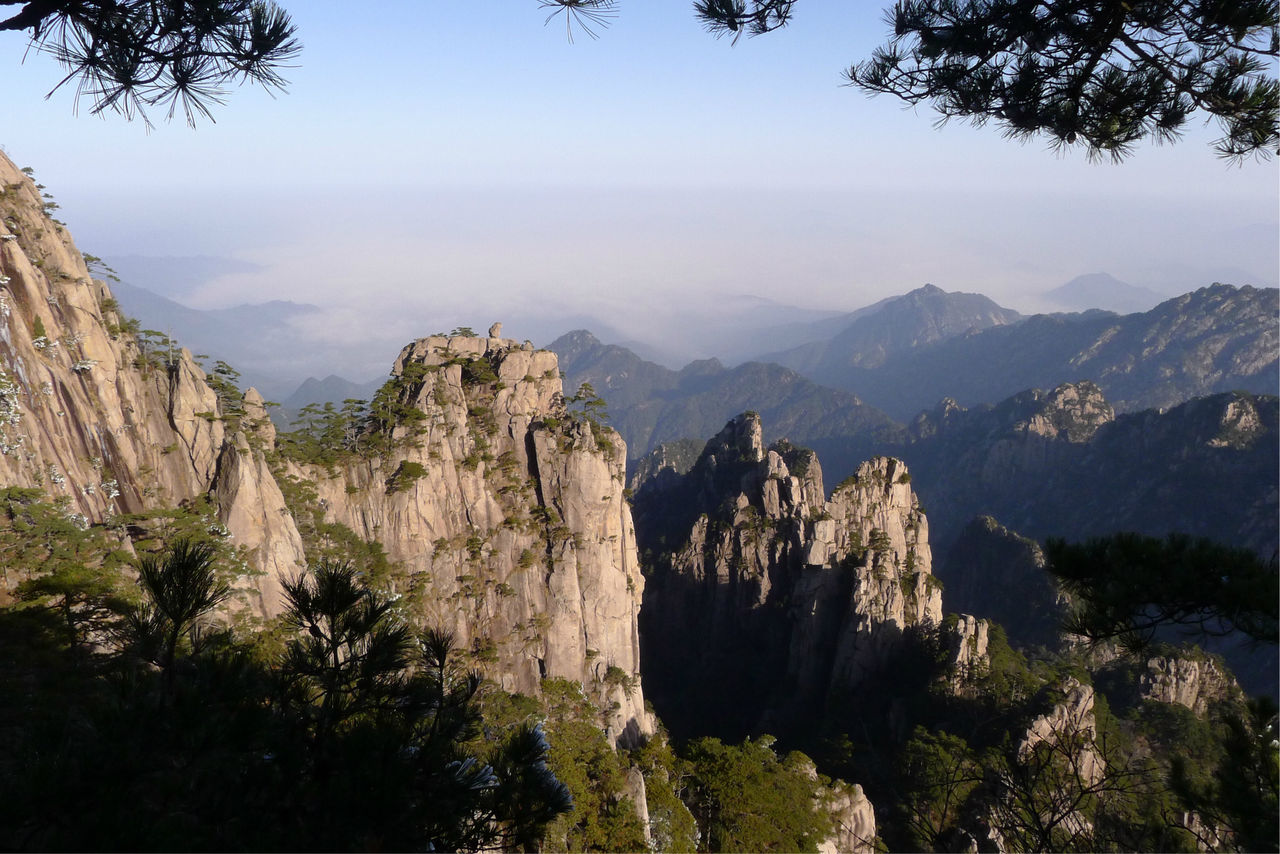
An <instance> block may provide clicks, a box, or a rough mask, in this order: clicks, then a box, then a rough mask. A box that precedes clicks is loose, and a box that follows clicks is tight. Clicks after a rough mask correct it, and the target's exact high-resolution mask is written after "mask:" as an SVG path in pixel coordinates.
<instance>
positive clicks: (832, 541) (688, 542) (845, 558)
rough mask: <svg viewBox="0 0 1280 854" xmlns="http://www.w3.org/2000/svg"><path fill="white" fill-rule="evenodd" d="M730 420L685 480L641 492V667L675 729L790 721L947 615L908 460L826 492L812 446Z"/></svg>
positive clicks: (750, 416)
mask: <svg viewBox="0 0 1280 854" xmlns="http://www.w3.org/2000/svg"><path fill="white" fill-rule="evenodd" d="M762 433H763V431H762V428H761V423H760V418H759V416H757V415H755V414H754V413H747V414H744V415H742V416H739V417H738V418H735V419H733V420H732V421H730V422H729V424H727V425H726V426H725V428H724V429H723V430H722V431H721V432H720V433H719V434H718V435H717V436H716V437H715V438H713V439H712V440H711V441H710V442H708V443H707V445H706V448H705V449H704V451H703V453H702V455H701V457H700V458H699V460H698V462H697V463H696V464H695V465H694V466H693V468H692V469H691V470H690V471H689V472H688V474H686V475H685V476H684V477H683V478H682V479H681V481H680V483H679V485H678V486H674V487H668V488H665V489H663V490H661V491H650V490H646V489H641V491H640V492H638V493H637V495H636V513H637V519H638V525H639V526H640V529H641V530H642V531H643V533H644V536H643V541H642V542H641V547H642V549H643V550H644V551H645V553H646V554H648V555H649V556H650V558H651V559H652V560H653V561H654V563H653V565H652V566H649V567H647V571H648V572H649V584H648V586H647V587H646V594H645V608H644V610H643V611H642V613H641V618H642V627H643V633H642V636H643V637H644V639H645V649H644V656H645V672H646V677H647V678H648V679H649V684H650V686H651V694H652V695H653V697H654V702H655V705H656V706H657V708H658V711H659V714H661V715H662V717H663V720H664V721H666V722H667V724H668V726H670V727H671V729H672V731H673V732H675V733H678V734H685V733H688V732H692V731H701V732H716V733H747V732H752V731H760V730H766V731H777V730H786V729H788V728H792V727H795V726H797V725H798V723H799V722H800V721H802V720H806V719H812V717H813V716H814V715H815V713H818V712H820V710H821V709H822V708H823V705H824V703H825V702H827V701H828V700H829V699H830V698H831V697H833V696H834V695H835V694H836V693H838V692H843V691H849V690H853V689H855V688H856V686H857V685H858V684H859V683H860V682H861V681H862V680H863V679H864V678H865V677H866V676H867V675H868V674H869V673H870V672H873V671H875V670H876V669H877V668H879V667H880V666H882V664H883V662H884V660H885V657H886V655H888V653H889V652H890V651H891V650H892V649H894V648H895V647H896V646H897V644H898V643H899V641H900V640H901V639H902V637H903V634H904V633H905V632H907V631H908V630H910V629H911V628H912V627H914V626H926V625H929V626H931V625H936V624H937V623H938V622H939V621H940V619H941V596H940V592H939V589H938V587H937V585H936V583H935V582H934V579H933V577H932V574H931V572H930V566H931V562H932V558H931V553H930V550H929V544H928V524H927V522H926V520H925V517H924V514H923V513H922V512H921V511H920V508H919V505H918V502H917V501H916V498H915V495H914V493H913V492H912V491H911V486H910V475H909V474H908V473H907V471H906V467H905V466H904V465H903V464H902V463H901V462H900V461H898V460H894V459H890V458H877V459H875V460H872V461H870V462H867V463H865V464H864V465H863V466H862V467H861V468H860V469H859V470H858V472H857V474H855V475H854V476H852V477H850V478H849V479H848V480H847V481H845V482H844V483H842V484H841V485H840V486H839V487H837V488H836V490H835V491H834V493H833V494H832V496H831V499H830V501H824V500H823V491H822V472H821V467H820V465H819V463H818V460H817V457H816V455H814V454H813V453H812V452H811V451H807V450H804V449H800V448H796V447H794V446H792V445H790V444H788V443H785V442H779V443H775V444H774V445H773V446H771V447H769V448H767V449H766V448H765V446H764V442H763V438H762Z"/></svg>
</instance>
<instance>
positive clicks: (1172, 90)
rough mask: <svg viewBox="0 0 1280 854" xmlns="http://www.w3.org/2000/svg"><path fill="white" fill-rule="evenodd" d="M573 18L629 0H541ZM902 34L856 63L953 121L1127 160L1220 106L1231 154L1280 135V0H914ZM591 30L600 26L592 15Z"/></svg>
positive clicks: (710, 9)
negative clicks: (1146, 143)
mask: <svg viewBox="0 0 1280 854" xmlns="http://www.w3.org/2000/svg"><path fill="white" fill-rule="evenodd" d="M538 2H539V4H540V5H542V6H543V7H552V8H553V15H552V16H553V17H554V15H555V14H558V13H563V14H564V16H565V19H566V24H570V23H572V22H573V21H574V20H577V21H578V22H579V24H580V25H583V27H584V28H586V27H585V25H586V24H587V23H591V24H593V25H595V26H596V27H599V26H603V25H606V24H607V23H608V21H609V19H610V18H612V17H613V16H614V15H616V14H617V5H618V4H617V2H616V0H538ZM795 2H796V0H695V2H694V4H693V5H694V12H695V14H696V15H697V17H698V18H699V20H701V21H702V23H703V25H704V26H706V28H707V29H708V30H709V31H710V32H712V33H713V34H715V35H716V36H717V37H719V36H723V35H729V36H731V37H732V38H733V40H734V41H737V39H738V38H739V37H740V36H741V35H742V34H743V33H747V34H749V35H762V34H764V33H768V32H771V31H773V30H776V29H779V28H780V27H783V26H785V25H786V24H787V23H788V22H789V21H790V19H791V16H792V13H793V7H794V6H795ZM886 17H887V19H888V23H889V24H890V25H891V26H892V28H893V36H892V38H891V40H890V41H889V43H888V44H887V45H885V46H883V47H881V48H879V49H877V50H876V51H875V52H874V53H873V54H872V56H871V58H870V59H868V60H866V61H864V62H860V63H856V64H855V65H853V66H852V67H851V68H850V69H849V70H848V71H847V72H846V78H847V79H848V81H849V82H850V83H851V84H853V85H855V86H857V87H859V88H861V89H863V90H865V91H867V92H870V93H873V94H879V93H884V94H890V95H894V96H897V97H899V98H901V99H903V100H904V101H906V102H907V103H909V104H921V103H925V104H929V105H930V106H932V107H933V108H934V109H936V110H937V111H938V113H939V114H940V115H941V117H942V118H941V121H946V120H947V119H951V118H961V119H967V120H969V121H972V122H973V123H975V124H978V125H981V124H985V123H986V122H988V121H993V120H994V121H995V122H996V123H997V124H999V125H1000V127H1001V128H1002V130H1003V131H1004V133H1005V134H1006V135H1008V136H1010V137H1013V138H1016V139H1026V138H1030V137H1035V136H1039V135H1042V134H1043V135H1045V136H1047V137H1048V138H1049V139H1050V140H1051V141H1052V142H1053V144H1054V145H1055V146H1060V147H1066V146H1072V145H1081V146H1083V147H1084V148H1085V150H1086V151H1087V152H1088V153H1089V154H1090V155H1091V156H1108V157H1111V158H1113V159H1116V160H1119V159H1121V158H1122V157H1124V156H1125V155H1127V154H1129V153H1130V152H1131V150H1132V148H1133V145H1134V144H1135V143H1136V142H1138V141H1139V140H1143V139H1152V140H1155V141H1157V142H1168V141H1172V140H1174V139H1176V138H1177V137H1178V135H1179V134H1180V133H1181V132H1182V129H1183V128H1184V127H1185V126H1186V123H1187V122H1188V121H1189V120H1190V119H1191V118H1192V117H1193V116H1195V115H1196V114H1200V115H1202V116H1203V117H1205V118H1206V119H1209V118H1212V119H1216V120H1217V121H1218V123H1219V124H1220V125H1221V126H1222V129H1223V136H1222V137H1221V138H1220V139H1218V140H1217V141H1216V143H1215V147H1216V149H1217V150H1218V152H1219V153H1220V154H1221V155H1223V156H1224V157H1228V158H1233V159H1239V158H1243V157H1247V156H1249V155H1256V156H1259V157H1263V158H1266V157H1269V156H1270V155H1271V153H1272V152H1274V151H1275V150H1276V148H1277V145H1278V144H1280V133H1278V132H1277V115H1278V114H1280V83H1278V82H1277V79H1276V65H1275V61H1276V57H1277V56H1278V55H1280V44H1278V38H1277V25H1278V23H1280V11H1278V6H1277V3H1276V2H1275V0H1233V1H1232V2H1222V0H1180V2H1170V0H1139V2H1133V0H1052V1H1051V2H1028V0H905V2H899V3H895V4H894V6H893V8H892V9H891V10H890V11H889V12H888V13H887V15H886ZM586 29H587V32H588V33H590V34H592V35H593V36H594V32H593V31H592V30H591V29H590V28H586Z"/></svg>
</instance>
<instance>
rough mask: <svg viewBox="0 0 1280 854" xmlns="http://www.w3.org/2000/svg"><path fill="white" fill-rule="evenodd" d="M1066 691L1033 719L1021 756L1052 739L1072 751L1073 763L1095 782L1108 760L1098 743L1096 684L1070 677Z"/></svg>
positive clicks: (1087, 780) (1083, 777) (1090, 782)
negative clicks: (1095, 717) (1095, 703)
mask: <svg viewBox="0 0 1280 854" xmlns="http://www.w3.org/2000/svg"><path fill="white" fill-rule="evenodd" d="M1062 693H1063V697H1062V699H1061V700H1060V701H1059V702H1057V703H1055V704H1054V706H1053V709H1052V710H1050V711H1049V712H1046V713H1045V714H1043V715H1039V716H1037V717H1036V718H1035V719H1034V720H1032V721H1031V724H1030V725H1029V726H1028V727H1027V732H1026V735H1025V736H1023V738H1022V741H1021V743H1020V744H1019V746H1018V756H1019V757H1020V758H1022V759H1024V760H1025V759H1026V757H1027V756H1028V755H1029V754H1030V753H1031V752H1032V751H1033V750H1034V749H1035V748H1036V746H1037V745H1039V744H1041V743H1044V742H1048V743H1050V744H1053V745H1055V746H1056V747H1057V749H1061V750H1065V751H1069V752H1070V753H1072V754H1073V755H1074V757H1075V758H1074V761H1073V766H1072V767H1073V768H1074V769H1075V770H1076V773H1077V774H1078V775H1079V777H1080V779H1081V780H1082V781H1083V782H1084V783H1086V784H1088V785H1094V784H1096V783H1097V782H1098V781H1099V780H1101V779H1102V776H1103V773H1104V772H1105V770H1106V763H1105V762H1103V759H1102V756H1101V754H1099V753H1098V749H1097V746H1096V745H1095V744H1094V742H1095V740H1096V739H1097V735H1098V726H1097V721H1096V720H1095V719H1094V715H1093V687H1092V686H1091V685H1085V684H1083V683H1081V682H1079V681H1078V680H1076V679H1075V678H1073V677H1067V679H1066V681H1065V682H1063V684H1062Z"/></svg>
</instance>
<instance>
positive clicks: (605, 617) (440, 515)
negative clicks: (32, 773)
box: [0, 158, 652, 740]
mask: <svg viewBox="0 0 1280 854" xmlns="http://www.w3.org/2000/svg"><path fill="white" fill-rule="evenodd" d="M0 190H3V192H2V193H0V221H2V222H3V228H0V413H2V415H3V418H2V421H3V423H2V424H0V482H3V484H4V485H6V486H27V487H36V488H40V489H42V490H44V491H45V492H46V493H48V494H49V495H50V496H51V497H52V498H53V499H63V500H65V512H66V514H67V515H68V517H69V518H72V519H75V520H78V521H79V523H80V524H86V525H87V524H91V523H101V522H104V521H108V520H110V519H111V518H113V517H115V516H118V515H120V514H124V513H136V512H143V511H148V510H153V509H157V508H163V507H172V506H176V505H179V504H183V503H185V502H190V501H192V500H193V499H198V498H208V499H209V501H210V505H211V507H212V508H213V509H212V510H211V511H210V517H209V520H208V522H209V524H210V526H221V528H222V529H225V530H226V531H227V532H228V534H227V536H228V539H229V541H230V542H231V543H232V544H233V545H235V546H237V547H238V554H239V556H240V557H241V558H242V559H243V561H244V566H245V570H246V572H245V573H244V575H243V577H242V578H241V579H240V581H239V582H238V585H237V586H238V588H239V589H240V590H241V592H242V594H243V597H242V599H241V600H240V601H241V602H242V603H243V605H242V607H243V606H248V607H250V608H251V609H252V610H253V611H254V612H255V613H257V614H258V615H260V616H272V615H275V614H278V613H279V612H280V611H281V610H282V608H283V600H282V596H281V592H282V588H281V585H280V581H281V579H282V578H288V577H293V576H296V575H297V574H298V573H300V572H301V571H302V570H303V569H304V568H305V566H306V562H307V556H306V555H305V553H304V544H303V539H302V537H301V535H300V533H299V528H298V526H297V524H296V523H295V519H294V517H293V515H292V513H291V511H290V508H289V507H288V506H287V505H286V500H285V495H284V491H282V489H281V481H279V480H278V477H279V476H281V475H285V476H287V477H289V478H294V479H299V480H304V481H308V482H310V483H311V484H313V485H314V489H315V491H316V500H317V501H318V502H319V505H320V506H321V507H322V508H323V510H324V513H325V516H326V518H327V520H328V521H332V522H339V523H342V524H344V525H346V526H347V527H349V528H350V529H352V530H354V531H355V532H357V534H358V535H359V536H361V537H363V538H364V539H366V540H377V541H380V542H381V543H382V544H383V547H384V548H385V550H386V553H387V555H388V557H389V558H390V559H391V561H392V562H393V565H395V566H396V574H395V576H394V578H393V579H392V583H393V587H394V591H393V592H395V593H398V594H400V595H401V596H403V597H405V598H406V599H407V600H408V604H410V605H412V610H411V611H410V613H411V614H413V615H414V616H415V617H416V618H417V619H419V620H420V621H421V622H423V623H424V624H426V623H430V624H434V625H443V626H448V627H451V628H453V629H454V631H455V633H456V634H457V636H458V639H459V641H460V642H461V643H462V644H463V645H464V646H465V647H466V648H468V649H469V650H470V652H471V653H472V658H473V661H475V662H476V663H477V664H479V665H480V666H483V667H484V668H485V669H486V670H487V671H488V672H489V673H490V675H492V676H493V677H494V678H495V679H496V680H498V681H499V682H500V683H501V684H502V686H503V687H504V688H507V689H509V690H513V691H523V692H526V693H537V692H538V686H539V683H540V679H541V678H542V677H544V676H549V677H564V678H568V679H573V680H579V681H581V682H583V684H584V685H585V686H587V687H588V689H589V690H590V689H591V688H592V687H594V689H595V695H596V697H597V699H599V700H601V701H602V706H603V707H604V708H605V709H608V710H609V721H608V727H609V729H610V731H611V735H612V737H613V738H614V740H618V739H620V738H625V737H626V736H627V735H628V734H631V735H636V734H640V733H645V732H649V731H650V730H651V729H652V722H651V719H650V718H651V716H650V715H648V714H647V713H646V712H645V710H644V697H643V693H642V691H641V688H640V675H639V640H638V633H637V624H636V614H637V611H638V609H639V605H640V597H641V593H642V591H643V587H644V580H643V577H642V576H641V573H640V569H639V563H638V560H637V558H636V551H635V536H634V532H633V529H632V523H631V516H630V509H629V507H628V506H627V504H626V501H625V500H624V498H623V488H624V483H623V481H624V477H625V470H624V461H625V456H626V451H625V446H624V445H623V444H622V442H621V440H620V439H619V438H618V436H617V434H616V433H614V432H613V431H611V430H608V429H603V428H599V427H598V425H593V424H592V423H591V421H590V419H584V418H574V417H571V416H570V415H569V414H568V413H567V412H566V407H565V403H564V400H563V397H562V394H561V385H560V379H559V370H558V365H557V362H556V358H555V355H554V354H552V353H549V352H546V351H535V350H533V348H532V347H531V346H528V345H522V344H519V343H517V342H514V341H508V340H503V339H497V338H491V339H482V338H454V339H424V340H422V341H418V342H415V343H414V344H411V345H409V346H408V347H406V348H405V350H404V351H403V352H402V353H401V355H400V358H399V359H398V360H397V362H396V365H395V368H394V370H393V378H394V379H395V380H396V382H394V383H392V384H391V387H392V388H393V389H394V395H393V396H392V397H388V398H387V399H386V400H384V405H386V406H390V407H392V408H393V409H394V410H395V411H396V413H397V418H398V419H399V420H398V421H396V423H388V424H387V429H388V431H390V435H391V439H392V443H393V445H394V446H395V448H396V450H395V451H394V452H393V453H389V454H383V455H381V456H370V455H355V456H353V458H351V459H350V460H348V461H347V462H345V463H343V464H342V465H340V466H333V465H305V464H302V463H297V462H287V461H281V460H279V459H277V455H276V454H274V453H273V450H274V447H275V444H276V438H277V437H276V432H275V428H274V427H273V426H272V424H271V422H270V419H269V418H268V416H267V413H266V409H265V406H264V402H263V400H262V398H261V396H260V395H259V394H258V393H257V392H256V391H254V390H252V389H250V390H248V391H247V392H245V393H244V394H243V395H240V394H239V392H237V391H235V390H234V389H231V390H230V391H228V387H227V386H226V385H225V384H221V383H219V382H218V380H219V378H218V377H211V376H207V375H206V374H205V372H204V371H203V370H202V369H201V367H200V366H199V365H198V364H197V363H196V362H195V361H194V360H193V359H192V357H191V355H190V354H189V353H188V352H187V351H185V350H182V349H180V348H177V347H162V348H160V349H157V347H156V345H155V344H153V343H149V342H148V341H147V340H146V339H144V338H141V337H139V336H136V335H134V334H133V333H132V332H130V331H129V330H128V327H127V324H126V323H125V319H124V318H123V317H122V316H121V315H120V314H119V311H118V309H117V308H116V307H115V302H114V300H113V299H112V296H111V293H110V290H109V289H108V288H107V286H106V285H105V284H103V283H102V282H97V281H94V280H93V279H92V278H91V276H90V272H89V270H88V269H87V267H86V265H85V262H84V260H83V258H82V257H81V255H80V253H79V252H78V251H77V250H76V248H75V246H74V244H73V243H72V242H71V239H70V237H69V236H68V235H67V233H66V231H65V229H64V228H63V227H62V226H61V225H59V224H57V223H55V222H53V221H52V220H51V219H50V218H49V217H48V216H47V213H46V212H45V210H44V209H43V206H42V200H41V197H40V191H39V189H38V188H37V187H36V185H35V184H34V183H33V182H32V181H31V179H30V178H29V177H28V176H26V175H24V174H23V173H22V172H21V171H20V170H18V169H16V168H15V167H14V166H13V165H12V164H11V163H10V162H8V161H7V160H4V159H3V158H0ZM295 509H297V508H295ZM126 544H127V543H126ZM14 583H16V580H15V581H14Z"/></svg>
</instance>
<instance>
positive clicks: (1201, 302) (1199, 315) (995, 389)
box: [814, 284, 1280, 419]
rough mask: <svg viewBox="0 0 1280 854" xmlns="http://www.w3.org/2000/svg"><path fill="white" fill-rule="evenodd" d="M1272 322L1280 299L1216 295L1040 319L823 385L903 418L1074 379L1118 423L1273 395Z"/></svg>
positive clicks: (1215, 289)
mask: <svg viewBox="0 0 1280 854" xmlns="http://www.w3.org/2000/svg"><path fill="white" fill-rule="evenodd" d="M1278 315H1280V291H1277V290H1276V289H1275V288H1268V289H1260V288H1254V287H1250V286H1248V285H1246V286H1244V287H1240V288H1237V287H1234V286H1232V285H1222V284H1215V285H1212V286H1210V287H1206V288H1201V289H1200V290H1198V291H1194V292H1192V293H1189V294H1184V295H1182V296H1180V297H1175V298H1173V299H1170V300H1166V301H1165V302H1163V303H1161V304H1160V305H1158V306H1156V307H1155V308H1153V309H1152V310H1151V311H1148V312H1144V313H1142V314H1130V315H1125V316H1119V315H1115V314H1112V313H1110V312H1102V311H1092V312H1086V313H1084V314H1055V315H1044V314H1041V315H1035V316H1033V317H1029V318H1026V319H1025V320H1023V321H1022V322H1020V323H1016V324H1012V325H1007V326H993V327H991V328H988V329H985V330H983V331H980V332H971V333H968V334H965V335H959V336H956V337H954V338H950V339H948V340H946V341H942V342H940V343H937V344H934V345H932V346H928V347H922V348H917V349H913V350H903V351H900V352H899V353H896V354H894V355H892V356H890V357H889V358H888V359H886V360H885V362H884V363H883V364H881V365H879V366H878V367H876V368H857V367H850V368H848V369H846V370H845V371H844V372H843V373H842V374H839V375H825V378H826V381H827V382H828V383H829V384H831V385H832V386H834V387H836V388H843V389H846V390H849V391H853V392H854V393H856V394H858V395H859V396H860V397H861V398H862V399H863V400H866V401H867V402H868V403H871V404H872V405H874V406H877V407H879V408H881V409H883V410H884V411H886V412H888V413H889V414H890V415H891V416H894V417H897V418H902V419H906V418H910V417H912V416H913V415H914V414H915V413H917V412H919V411H920V410H922V409H927V408H930V407H932V406H933V405H934V404H935V403H937V401H939V400H941V399H942V398H944V397H952V398H955V399H956V400H957V401H958V402H959V403H960V404H962V405H964V406H975V405H978V404H982V403H990V402H994V401H998V400H1002V399H1004V398H1006V397H1008V396H1009V395H1011V394H1015V393H1017V392H1019V391H1022V390H1023V389H1028V388H1053V387H1054V386H1057V385H1059V384H1061V383H1064V382H1073V381H1076V380H1092V381H1093V382H1096V383H1097V384H1098V386H1099V387H1100V388H1101V389H1102V391H1103V392H1104V393H1105V394H1106V396H1107V399H1108V400H1109V401H1110V403H1111V405H1112V406H1114V407H1115V408H1116V411H1118V412H1134V411H1137V410H1141V409H1148V408H1167V407H1170V406H1176V405H1178V404H1180V403H1182V402H1184V401H1186V400H1190V399H1191V398H1193V397H1200V396H1204V395H1208V394H1216V393H1218V392H1223V391H1232V390H1236V389H1240V390H1243V391H1250V392H1256V393H1260V394H1271V393H1274V392H1275V391H1276V389H1277V387H1278V386H1280V360H1278V359H1277V348H1278V347H1280V325H1278V323H1277V316H1278ZM814 378H815V379H816V376H815V377H814Z"/></svg>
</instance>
